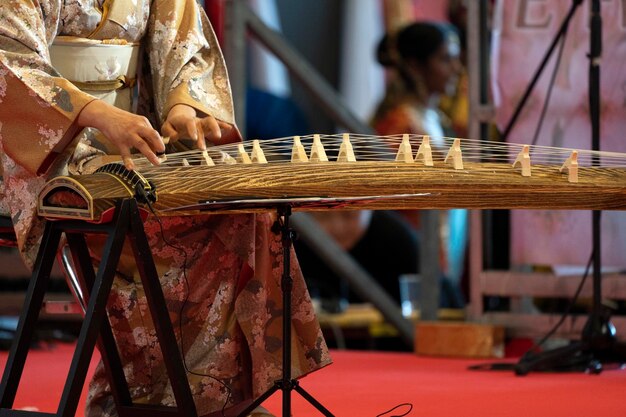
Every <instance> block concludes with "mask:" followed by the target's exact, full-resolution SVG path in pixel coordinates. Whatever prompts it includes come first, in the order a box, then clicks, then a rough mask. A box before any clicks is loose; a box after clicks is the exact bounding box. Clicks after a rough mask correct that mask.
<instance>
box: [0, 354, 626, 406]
mask: <svg viewBox="0 0 626 417" xmlns="http://www.w3.org/2000/svg"><path fill="white" fill-rule="evenodd" d="M72 352H73V345H64V344H58V345H54V346H51V347H50V348H49V349H46V350H36V351H33V352H32V353H31V354H30V355H29V361H28V363H27V367H26V369H25V375H24V377H23V381H24V382H23V384H22V385H21V390H20V393H19V394H18V398H17V401H16V408H18V407H26V406H30V407H37V408H38V409H39V410H41V411H47V412H54V411H56V406H57V403H58V399H59V398H60V394H61V390H62V385H63V383H64V379H65V376H66V374H67V369H68V367H69V360H70V355H71V354H72ZM332 354H333V358H334V360H335V363H334V364H333V365H331V366H330V367H327V368H325V369H323V370H321V371H319V372H316V373H314V374H312V375H310V376H308V377H306V378H304V379H302V381H301V386H302V387H303V388H304V389H305V390H306V391H307V392H308V393H310V394H311V395H312V396H313V397H314V398H316V399H317V400H318V401H320V402H321V403H322V404H323V405H324V406H325V407H327V408H328V409H329V410H330V411H331V412H332V413H333V414H335V415H336V416H337V417H354V416H359V417H361V416H371V417H374V416H376V415H378V414H380V413H383V412H384V411H386V410H388V409H391V408H392V407H394V406H395V405H398V404H401V403H411V404H413V410H412V411H411V412H410V413H409V414H408V415H409V416H426V417H439V416H441V417H444V416H445V417H447V416H451V417H457V416H462V417H489V416H494V417H495V416H497V417H517V416H520V417H521V416H538V417H541V416H546V417H547V416H550V417H596V416H597V417H618V416H619V417H623V416H625V415H626V370H606V371H604V372H603V373H602V374H600V375H586V374H578V373H575V374H539V373H534V374H530V375H528V376H526V377H517V376H515V375H513V373H512V372H504V371H500V372H493V371H492V372H484V371H482V372H481V371H469V370H467V366H468V365H473V364H476V363H478V361H475V360H453V359H434V358H423V357H417V356H415V355H413V354H410V353H384V352H362V351H358V352H356V351H333V352H332ZM6 358H7V353H6V352H0V368H3V367H4V363H5V362H6ZM94 365H95V362H94ZM92 369H93V367H92ZM291 396H292V399H293V407H292V409H293V415H294V417H306V416H318V415H321V414H320V413H318V412H317V410H315V409H314V408H313V407H312V406H311V405H309V404H308V403H307V402H306V401H305V400H303V399H302V397H301V396H300V394H298V393H296V392H293V393H292V394H291ZM83 401H84V398H83ZM83 404H84V403H83ZM264 405H265V406H266V407H267V408H269V409H270V410H272V411H273V412H274V413H276V414H277V415H280V410H281V394H280V393H276V394H274V395H273V396H272V397H271V398H269V399H268V400H267V401H266V402H265V404H264ZM82 408H83V405H82V404H81V406H80V408H79V410H80V411H79V413H78V415H79V416H82ZM407 410H408V407H403V408H401V409H399V410H396V411H395V412H393V413H391V414H387V416H390V415H396V416H397V415H401V414H403V412H405V411H407Z"/></svg>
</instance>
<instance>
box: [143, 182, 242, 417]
mask: <svg viewBox="0 0 626 417" xmlns="http://www.w3.org/2000/svg"><path fill="white" fill-rule="evenodd" d="M135 188H136V189H138V190H143V188H141V187H135ZM140 192H141V191H140ZM145 202H146V203H147V205H148V208H149V209H150V212H151V213H152V214H153V215H154V217H155V219H156V221H157V223H158V225H159V229H160V232H161V239H163V243H165V245H167V246H169V247H170V248H172V249H174V250H176V251H178V252H179V253H182V255H183V268H182V269H183V271H182V272H183V280H184V281H185V291H186V294H185V298H184V300H183V303H182V305H181V306H180V310H179V313H178V330H179V332H180V342H179V345H180V346H179V347H180V355H181V358H182V362H183V367H184V368H185V371H186V372H187V373H188V374H191V375H196V376H202V377H207V378H211V379H213V380H214V381H217V382H218V383H220V384H221V385H222V386H223V387H224V388H225V389H226V392H227V395H226V400H225V401H224V405H223V406H222V410H221V413H222V416H226V414H225V410H226V405H227V404H228V401H230V397H231V396H232V389H231V388H230V386H229V385H228V384H227V383H226V382H224V381H222V380H221V379H219V378H218V377H216V376H214V375H209V374H202V373H199V372H195V371H192V370H191V369H189V367H188V366H187V362H186V360H185V347H184V337H183V312H184V310H185V307H186V305H187V302H188V301H189V295H190V290H189V280H188V279H187V251H186V250H185V249H184V248H182V247H181V246H177V245H175V244H173V243H171V241H170V240H169V239H168V238H167V237H166V236H165V229H164V227H163V222H162V221H161V218H160V217H159V215H158V214H157V213H156V212H155V210H154V207H152V203H151V202H150V200H148V199H146V200H145Z"/></svg>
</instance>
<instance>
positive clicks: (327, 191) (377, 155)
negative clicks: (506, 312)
mask: <svg viewBox="0 0 626 417" xmlns="http://www.w3.org/2000/svg"><path fill="white" fill-rule="evenodd" d="M625 162H626V154H621V153H613V152H593V151H581V150H572V149H563V148H549V147H533V146H528V145H517V144H505V143H500V142H488V141H478V140H471V139H455V138H430V137H428V136H422V135H395V136H364V135H347V134H343V135H341V134H339V135H326V136H320V135H311V136H306V137H298V136H296V137H293V138H281V139H272V140H267V141H262V142H259V141H250V142H245V143H240V144H231V145H223V146H218V147H212V148H210V149H209V150H207V151H189V152H182V153H175V154H168V155H167V157H166V158H165V160H164V161H163V162H162V164H161V165H159V166H152V165H151V164H150V163H149V162H147V160H145V158H138V159H136V160H135V165H136V167H137V168H136V170H135V171H127V170H126V169H125V168H124V167H123V165H122V164H121V163H116V164H108V165H105V166H103V167H102V168H100V169H99V170H98V171H97V172H95V173H93V174H90V175H81V176H63V177H58V178H54V179H52V180H51V181H50V182H48V183H47V184H46V186H45V187H44V189H43V190H42V192H41V193H40V196H39V204H38V212H39V215H41V216H44V217H47V218H51V219H63V218H67V219H83V220H88V221H91V222H104V221H107V220H108V219H109V218H110V216H111V213H112V210H113V208H114V206H115V203H116V202H117V201H119V200H120V199H123V198H129V197H136V198H137V199H138V201H140V202H143V203H144V205H147V204H150V205H151V206H152V208H153V209H154V210H155V212H156V213H157V214H159V215H185V214H197V213H199V212H203V211H212V212H217V213H222V212H230V213H232V212H256V211H267V210H270V209H273V208H274V207H276V205H278V204H289V205H290V206H291V207H292V209H293V210H295V211H298V210H301V211H302V210H308V211H312V210H328V209H332V208H345V209H449V208H470V209H568V210H578V209H580V210H624V209H626V169H625V167H626V165H625Z"/></svg>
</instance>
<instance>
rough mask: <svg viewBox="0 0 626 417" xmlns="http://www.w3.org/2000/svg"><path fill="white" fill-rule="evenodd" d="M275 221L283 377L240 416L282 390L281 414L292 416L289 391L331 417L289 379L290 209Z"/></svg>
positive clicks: (330, 416) (280, 212)
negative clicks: (279, 262)
mask: <svg viewBox="0 0 626 417" xmlns="http://www.w3.org/2000/svg"><path fill="white" fill-rule="evenodd" d="M277 211H278V222H279V223H280V233H281V236H282V247H283V276H282V280H281V288H282V291H283V346H282V349H283V357H282V360H283V375H282V378H281V379H279V380H277V381H276V382H275V383H274V385H273V386H272V387H271V388H270V389H268V390H267V391H266V392H265V393H263V394H262V395H261V396H259V398H257V399H256V400H255V401H254V402H253V403H252V404H251V405H250V406H248V407H247V408H246V409H244V410H243V411H242V412H241V413H240V414H239V417H245V416H247V415H248V414H250V412H251V411H252V410H254V409H255V408H256V407H258V406H259V405H261V404H262V403H263V402H264V401H265V400H266V399H268V398H269V397H270V396H271V395H272V394H273V393H275V392H276V391H278V390H281V391H282V393H283V403H282V415H283V417H291V391H293V390H295V391H297V392H298V393H299V394H300V395H302V397H304V398H305V399H306V400H307V401H308V402H309V403H310V404H312V405H313V406H314V407H315V408H317V409H318V410H319V411H320V412H321V413H322V414H323V415H325V416H327V417H333V414H332V413H331V412H330V411H328V410H327V409H326V408H325V407H324V406H323V405H322V404H321V403H320V402H319V401H317V400H316V399H315V398H313V396H312V395H311V394H309V393H308V392H306V391H305V390H304V388H302V387H301V386H300V384H299V383H298V381H297V380H295V379H292V378H291V291H292V287H293V279H292V277H291V246H292V243H293V231H292V230H291V229H290V228H289V216H291V206H289V205H287V204H285V205H281V206H278V208H277Z"/></svg>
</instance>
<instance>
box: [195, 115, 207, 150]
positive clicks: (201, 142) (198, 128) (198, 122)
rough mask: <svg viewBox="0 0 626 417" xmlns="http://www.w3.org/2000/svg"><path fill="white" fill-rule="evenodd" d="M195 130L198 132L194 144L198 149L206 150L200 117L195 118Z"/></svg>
mask: <svg viewBox="0 0 626 417" xmlns="http://www.w3.org/2000/svg"><path fill="white" fill-rule="evenodd" d="M195 125H196V132H197V133H198V140H197V141H196V146H197V147H198V149H200V150H203V151H204V150H206V139H205V138H204V128H203V127H202V123H201V120H200V119H196V120H195Z"/></svg>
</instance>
